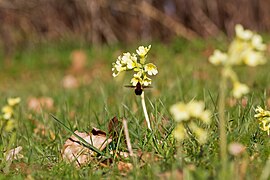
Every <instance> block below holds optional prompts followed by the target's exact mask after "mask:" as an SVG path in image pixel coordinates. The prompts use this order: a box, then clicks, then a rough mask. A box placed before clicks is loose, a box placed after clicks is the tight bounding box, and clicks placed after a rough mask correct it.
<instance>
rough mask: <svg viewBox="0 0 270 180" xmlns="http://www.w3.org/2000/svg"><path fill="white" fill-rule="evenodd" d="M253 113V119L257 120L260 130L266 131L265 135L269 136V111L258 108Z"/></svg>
mask: <svg viewBox="0 0 270 180" xmlns="http://www.w3.org/2000/svg"><path fill="white" fill-rule="evenodd" d="M255 112H256V114H255V115H254V117H255V118H257V119H258V121H259V125H260V128H261V130H263V131H267V134H268V135H270V111H267V110H264V109H263V108H261V107H260V106H258V107H257V108H256V109H255Z"/></svg>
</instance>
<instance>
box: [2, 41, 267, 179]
mask: <svg viewBox="0 0 270 180" xmlns="http://www.w3.org/2000/svg"><path fill="white" fill-rule="evenodd" d="M151 44H152V48H151V51H150V52H149V56H148V61H149V62H150V61H151V62H154V63H155V64H156V65H157V67H158V70H159V73H158V74H157V76H155V77H154V78H153V83H152V85H153V88H152V89H149V90H145V96H146V105H147V109H148V113H149V115H150V120H151V123H152V128H153V133H150V132H149V131H148V130H147V125H146V123H145V120H144V116H143V111H142V108H141V105H140V98H139V97H137V96H136V95H135V94H134V91H133V90H132V89H128V88H125V87H124V85H127V84H129V81H130V78H131V76H132V75H131V74H129V73H128V72H126V73H125V74H124V75H122V76H120V77H118V78H116V79H115V78H113V77H112V72H111V67H112V66H111V65H112V63H113V62H114V61H115V60H116V58H117V57H118V56H119V55H120V54H121V53H122V52H125V51H131V52H133V51H134V49H136V48H137V45H131V46H124V45H115V46H112V47H109V46H102V47H99V48H97V47H89V46H87V45H84V44H82V43H74V42H68V41H67V42H63V43H57V44H43V45H38V46H34V47H32V48H27V49H24V50H20V51H18V52H17V53H16V54H15V56H14V61H13V62H12V64H11V65H9V66H8V67H4V66H3V64H2V65H1V66H0V77H1V78H0V92H1V99H0V105H1V106H4V105H5V104H6V99H7V98H8V97H20V98H21V100H22V101H21V103H20V105H19V106H18V108H17V109H16V113H17V114H16V120H17V122H18V128H17V129H16V141H15V144H13V145H12V146H11V147H12V148H13V147H17V146H22V148H23V149H22V151H21V154H23V155H24V157H23V158H22V159H19V160H14V161H13V162H12V164H11V165H10V167H9V170H8V171H5V172H4V170H3V169H4V167H5V166H6V165H5V163H4V160H3V153H1V174H0V178H1V179H25V178H27V179H31V178H33V179H92V178H93V179H94V178H95V179H99V178H104V179H120V178H129V179H155V178H165V177H167V176H168V175H170V174H173V176H175V177H179V176H182V175H183V174H184V175H183V176H185V177H186V178H187V177H189V178H191V179H192V178H193V179H217V178H218V174H219V171H220V158H219V141H218V140H219V133H218V116H217V100H218V84H219V80H220V75H219V68H218V67H215V66H212V65H211V64H210V63H209V62H208V56H209V55H211V53H212V52H213V50H214V49H215V48H221V49H226V45H227V43H226V41H225V39H222V38H221V39H219V40H215V41H213V40H207V41H206V40H194V41H192V42H188V41H185V40H183V39H177V40H174V41H173V42H171V43H167V44H162V43H158V42H154V43H151ZM144 45H147V44H144ZM78 49H80V50H83V51H84V52H85V53H86V55H87V63H86V66H85V67H83V68H82V70H80V72H76V71H74V69H72V68H73V67H72V64H71V60H70V59H71V58H70V56H71V54H72V52H74V50H78ZM268 59H269V58H268ZM269 68H270V63H267V64H266V65H263V66H258V67H256V68H251V67H241V66H239V67H237V68H236V71H237V72H238V74H239V78H240V80H241V81H242V82H245V83H246V84H248V85H249V87H250V88H251V92H250V93H249V94H248V95H247V96H245V97H244V98H243V99H241V100H235V99H233V98H231V96H230V94H229V92H228V95H227V100H226V115H227V120H228V122H227V139H228V143H231V142H238V143H241V144H242V145H244V146H245V150H244V152H243V153H242V154H241V155H239V156H233V155H229V156H228V161H229V167H228V171H227V172H228V174H229V176H231V177H240V178H247V179H257V178H258V177H260V176H261V174H262V172H263V169H264V168H265V167H266V162H267V159H268V158H269V156H270V148H269V147H270V137H269V136H267V133H266V132H263V131H261V130H260V129H259V125H258V122H257V121H256V119H255V118H254V108H255V107H256V106H257V105H260V106H262V107H268V109H270V73H269ZM67 75H72V77H74V78H75V83H74V79H73V80H71V81H72V82H70V84H71V85H67V86H68V87H69V88H65V87H63V78H64V77H66V76H67ZM72 83H73V84H72ZM229 88H231V87H230V86H229ZM41 97H43V98H44V97H47V98H51V99H49V101H50V102H49V103H47V104H46V103H44V104H43V106H44V107H43V108H42V109H41V110H40V109H37V108H36V106H35V105H33V102H32V104H31V100H32V101H33V99H35V98H41ZM44 99H46V98H44ZM192 99H196V100H202V101H204V102H205V104H206V108H207V109H209V110H211V111H212V112H213V115H212V123H211V125H210V126H207V131H208V132H209V138H208V141H207V143H205V144H204V145H200V144H198V143H197V141H196V140H195V139H192V138H191V139H188V140H185V141H184V142H183V143H181V144H177V143H176V141H175V140H174V138H173V136H172V130H173V129H174V127H175V122H174V120H173V119H172V116H171V114H170V113H169V108H170V106H171V105H173V104H174V103H176V102H178V101H184V102H189V101H191V100H192ZM37 101H40V99H38V100H37ZM44 101H46V100H44ZM50 114H53V115H54V116H56V117H57V118H58V119H60V120H61V121H62V122H63V123H65V124H66V125H67V126H68V127H70V128H71V129H72V130H74V131H75V130H79V131H80V132H90V131H91V130H92V128H93V127H96V128H99V129H101V130H104V131H105V132H108V124H109V121H110V120H111V119H112V118H113V117H114V116H117V117H118V118H119V120H120V121H121V118H123V117H125V118H126V119H127V121H128V127H129V134H130V138H131V142H132V148H133V150H134V152H135V154H142V156H141V157H140V158H139V157H136V158H122V157H118V156H112V157H107V159H106V158H103V159H102V160H103V162H101V160H100V158H99V157H95V158H93V160H92V161H91V162H90V163H89V164H87V165H85V166H83V167H80V168H76V167H74V166H73V165H72V164H70V163H66V162H64V161H63V160H62V158H61V149H62V147H63V144H64V142H65V141H66V140H67V139H68V138H69V137H70V136H71V133H70V132H68V131H67V130H66V129H65V128H64V127H63V126H61V125H60V124H59V123H57V122H56V121H55V120H54V119H53V118H52V117H51V115H50ZM9 138H10V134H6V135H5V136H4V135H1V140H0V141H1V144H0V147H1V152H4V151H5V149H6V146H7V145H8V142H9ZM178 149H181V151H180V153H181V154H180V155H177V154H179V150H178ZM111 150H118V151H122V152H128V150H127V145H126V142H125V138H124V135H123V133H120V135H119V137H118V138H117V139H116V141H114V142H113V143H111V145H109V146H107V148H106V149H105V150H104V152H105V154H107V155H108V154H109V153H108V152H110V151H111ZM177 152H178V153H177ZM179 157H181V158H182V160H180V159H179ZM120 161H121V162H124V163H131V164H132V167H133V168H132V169H131V170H129V169H128V168H124V169H121V168H120V169H119V162H120Z"/></svg>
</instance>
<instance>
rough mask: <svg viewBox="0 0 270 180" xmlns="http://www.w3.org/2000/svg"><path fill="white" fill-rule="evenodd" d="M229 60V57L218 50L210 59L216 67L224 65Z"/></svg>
mask: <svg viewBox="0 0 270 180" xmlns="http://www.w3.org/2000/svg"><path fill="white" fill-rule="evenodd" d="M227 59H228V55H227V54H226V53H223V52H221V51H220V50H217V49H216V50H215V51H214V53H213V55H211V56H210V57H209V61H210V63H212V64H214V65H220V64H224V63H225V62H226V61H227Z"/></svg>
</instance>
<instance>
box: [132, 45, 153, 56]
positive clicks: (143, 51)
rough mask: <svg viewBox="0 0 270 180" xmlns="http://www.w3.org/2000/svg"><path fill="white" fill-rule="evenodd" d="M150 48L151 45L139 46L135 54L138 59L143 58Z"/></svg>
mask: <svg viewBox="0 0 270 180" xmlns="http://www.w3.org/2000/svg"><path fill="white" fill-rule="evenodd" d="M150 48H151V45H149V46H148V47H143V46H140V47H139V48H138V49H137V50H136V52H137V54H138V55H139V56H140V57H144V56H145V55H146V54H147V53H148V51H149V50H150Z"/></svg>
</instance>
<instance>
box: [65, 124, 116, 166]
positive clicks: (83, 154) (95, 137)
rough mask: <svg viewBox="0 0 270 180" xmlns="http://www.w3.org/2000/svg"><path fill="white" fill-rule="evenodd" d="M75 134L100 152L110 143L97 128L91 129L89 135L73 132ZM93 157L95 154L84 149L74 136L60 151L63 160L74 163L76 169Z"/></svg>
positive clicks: (109, 139) (104, 134)
mask: <svg viewBox="0 0 270 180" xmlns="http://www.w3.org/2000/svg"><path fill="white" fill-rule="evenodd" d="M75 133H76V134H77V135H78V136H80V137H81V138H83V139H84V140H85V141H86V142H88V143H89V144H91V145H93V146H94V147H96V148H98V149H100V150H101V151H102V150H103V149H104V148H105V147H106V146H107V145H108V144H109V143H110V142H111V141H112V139H111V138H108V137H106V133H105V132H103V131H101V130H99V129H97V128H93V130H92V132H91V133H85V132H83V133H82V132H78V131H75ZM94 155H95V152H94V151H92V150H90V149H89V148H86V147H84V146H83V145H82V144H81V142H80V140H79V139H78V138H77V137H76V136H74V135H72V136H71V137H70V138H69V139H68V140H67V141H66V142H65V144H64V146H63V149H62V157H63V159H64V160H65V161H68V162H76V165H77V167H80V166H82V165H85V164H87V163H88V162H89V161H91V159H92V157H93V156H94Z"/></svg>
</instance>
